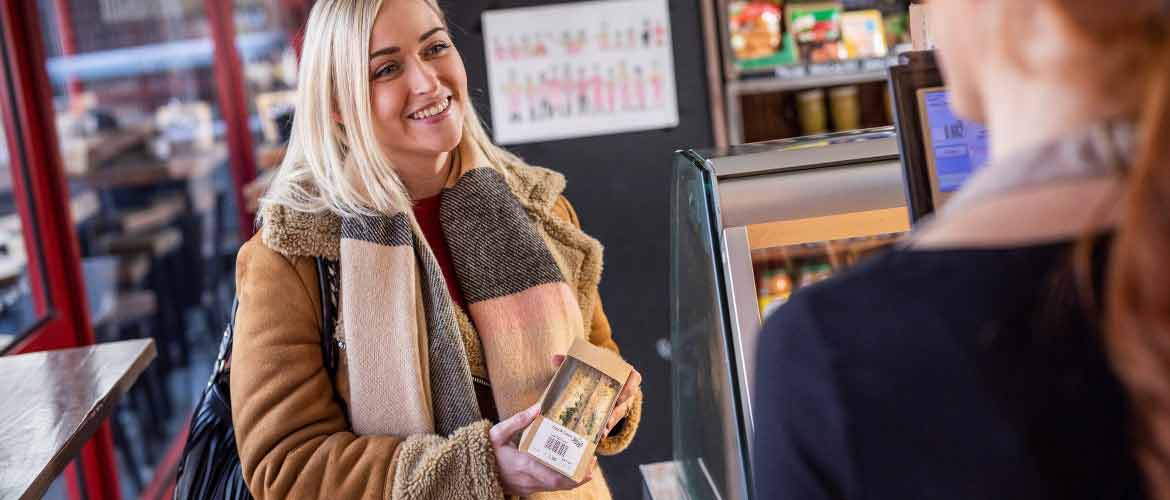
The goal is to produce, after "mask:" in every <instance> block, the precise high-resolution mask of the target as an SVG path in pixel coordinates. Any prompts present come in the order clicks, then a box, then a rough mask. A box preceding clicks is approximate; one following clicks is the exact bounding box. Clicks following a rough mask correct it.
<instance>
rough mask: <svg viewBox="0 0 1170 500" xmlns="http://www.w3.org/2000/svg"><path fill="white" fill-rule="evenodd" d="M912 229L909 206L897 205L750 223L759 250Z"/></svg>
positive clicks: (753, 244)
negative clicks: (894, 206)
mask: <svg viewBox="0 0 1170 500" xmlns="http://www.w3.org/2000/svg"><path fill="white" fill-rule="evenodd" d="M909 230H910V219H909V217H908V216H907V213H906V208H905V207H897V208H885V209H878V210H867V211H864V212H852V213H845V214H838V215H828V216H824V217H810V218H807V219H797V220H785V221H776V222H768V223H764V224H752V225H750V226H748V241H749V242H751V248H752V250H760V249H766V248H772V247H781V246H788V245H798V244H801V243H819V242H824V241H829V240H840V239H845V238H853V237H856V236H860V235H873V234H887V233H902V232H906V231H909Z"/></svg>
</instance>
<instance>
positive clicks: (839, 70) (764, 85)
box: [727, 57, 897, 95]
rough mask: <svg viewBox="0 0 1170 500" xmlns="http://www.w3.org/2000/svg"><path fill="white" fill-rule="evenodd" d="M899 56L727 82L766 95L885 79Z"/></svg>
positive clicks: (734, 90) (783, 69)
mask: <svg viewBox="0 0 1170 500" xmlns="http://www.w3.org/2000/svg"><path fill="white" fill-rule="evenodd" d="M896 62H897V58H895V57H885V58H878V59H857V60H849V61H837V62H831V63H820V64H807V65H803V64H802V65H795V66H780V67H777V68H774V69H773V70H771V71H769V72H768V73H770V76H767V77H754V78H753V77H746V78H742V79H740V80H733V81H729V82H727V91H728V93H729V94H731V95H750V94H765V93H770V92H790V91H794V90H804V89H813V88H821V87H833V86H837V85H854V84H858V83H869V82H881V81H885V80H886V78H887V71H886V70H887V69H888V68H889V67H890V66H891V65H893V64H896Z"/></svg>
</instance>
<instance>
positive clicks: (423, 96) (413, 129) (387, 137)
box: [369, 0, 467, 163]
mask: <svg viewBox="0 0 1170 500" xmlns="http://www.w3.org/2000/svg"><path fill="white" fill-rule="evenodd" d="M369 77H370V101H371V102H370V105H371V108H372V111H373V117H374V130H375V133H376V134H377V136H378V141H379V142H380V143H381V144H382V147H383V149H384V150H385V152H386V154H387V155H388V156H389V157H390V160H391V161H392V162H394V161H402V160H407V159H410V160H414V159H427V158H434V157H437V156H439V155H441V154H442V153H446V152H449V151H451V150H453V149H455V147H456V146H457V145H458V144H459V140H460V139H461V138H462V135H463V113H464V111H463V109H464V108H463V106H465V105H466V104H465V103H466V96H467V73H466V71H465V70H464V68H463V59H462V58H460V56H459V52H458V51H457V50H456V49H455V45H454V44H453V43H452V42H451V36H450V34H449V33H447V29H446V28H445V27H444V25H443V22H442V20H440V19H439V16H438V15H437V14H436V13H435V11H434V10H432V9H431V8H430V7H429V6H428V5H427V4H426V3H425V2H424V0H386V1H385V2H383V3H382V8H381V9H380V10H379V12H378V17H377V18H376V19H375V20H374V28H373V32H372V33H371V34H370V58H369ZM402 163H409V162H407V161H402Z"/></svg>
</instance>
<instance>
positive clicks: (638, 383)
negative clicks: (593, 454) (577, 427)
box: [552, 354, 642, 436]
mask: <svg viewBox="0 0 1170 500" xmlns="http://www.w3.org/2000/svg"><path fill="white" fill-rule="evenodd" d="M552 362H553V366H561V363H564V362H565V356H564V355H561V354H554V355H553V357H552ZM641 388H642V374H641V373H638V370H633V371H631V372H630V378H629V379H627V380H626V385H624V386H622V393H621V394H618V398H617V403H616V404H615V405H614V406H613V411H612V412H610V414H609V422H607V423H606V424H605V434H603V435H602V436H609V431H612V430H613V426H615V425H617V423H618V422H621V420H622V419H623V418H626V415H628V414H629V413H630V405H631V404H633V403H634V402H633V400H632V398H633V397H634V395H635V394H637V393H638V391H640V390H641Z"/></svg>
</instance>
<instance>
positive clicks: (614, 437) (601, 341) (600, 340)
mask: <svg viewBox="0 0 1170 500" xmlns="http://www.w3.org/2000/svg"><path fill="white" fill-rule="evenodd" d="M554 212H555V213H556V214H557V215H558V216H560V217H562V218H563V219H565V220H567V221H569V222H571V223H572V224H573V226H575V227H577V229H580V228H581V221H580V220H579V219H578V218H577V211H576V210H574V209H573V205H571V204H570V203H569V200H568V199H566V198H565V197H563V196H562V197H561V198H560V199H558V200H557V204H556V206H555V208H554ZM594 293H597V292H594ZM593 303H594V304H596V305H595V306H594V307H593V321H592V326H591V327H590V331H589V342H591V343H592V344H593V345H596V346H598V347H604V348H606V349H609V350H611V351H613V352H616V353H618V354H621V351H620V350H619V349H618V345H617V342H614V340H613V330H612V329H611V328H610V326H609V318H608V317H607V316H606V315H605V310H604V309H603V308H602V305H601V297H600V295H598V296H597V297H595V300H594V301H593ZM641 422H642V391H641V389H639V390H638V393H637V394H635V395H634V402H633V404H632V405H630V411H629V413H627V414H626V417H625V418H624V419H622V420H621V421H620V422H618V424H617V426H615V427H614V428H613V430H612V431H611V432H610V435H609V436H607V437H606V438H605V439H602V440H601V443H599V444H598V445H597V454H598V455H616V454H618V453H621V452H622V451H625V449H626V448H627V447H629V446H630V443H631V442H633V441H634V434H636V433H637V432H638V424H640V423H641Z"/></svg>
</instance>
